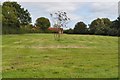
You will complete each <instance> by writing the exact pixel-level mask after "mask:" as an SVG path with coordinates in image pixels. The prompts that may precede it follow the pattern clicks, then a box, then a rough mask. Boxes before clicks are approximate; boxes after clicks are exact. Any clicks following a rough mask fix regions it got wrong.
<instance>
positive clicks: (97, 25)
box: [89, 18, 111, 35]
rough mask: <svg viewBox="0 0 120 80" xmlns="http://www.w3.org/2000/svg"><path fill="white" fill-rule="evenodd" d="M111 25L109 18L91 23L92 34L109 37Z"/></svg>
mask: <svg viewBox="0 0 120 80" xmlns="http://www.w3.org/2000/svg"><path fill="white" fill-rule="evenodd" d="M110 25H111V21H110V20H109V19H108V18H102V19H100V18H98V19H96V20H94V21H92V22H91V24H90V25H89V29H90V33H91V34H100V35H107V34H108V31H109V28H110Z"/></svg>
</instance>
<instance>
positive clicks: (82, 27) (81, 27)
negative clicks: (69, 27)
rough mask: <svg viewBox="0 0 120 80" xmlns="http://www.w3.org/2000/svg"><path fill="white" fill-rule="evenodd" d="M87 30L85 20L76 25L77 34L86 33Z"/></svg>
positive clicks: (75, 31)
mask: <svg viewBox="0 0 120 80" xmlns="http://www.w3.org/2000/svg"><path fill="white" fill-rule="evenodd" d="M86 32H87V25H86V24H85V23H84V22H78V23H77V24H76V25H75V27H74V33H75V34H85V33H86Z"/></svg>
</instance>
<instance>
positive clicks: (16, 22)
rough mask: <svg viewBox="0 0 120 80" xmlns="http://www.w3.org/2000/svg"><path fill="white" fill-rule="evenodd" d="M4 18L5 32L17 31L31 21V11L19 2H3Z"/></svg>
mask: <svg viewBox="0 0 120 80" xmlns="http://www.w3.org/2000/svg"><path fill="white" fill-rule="evenodd" d="M2 19H3V23H2V24H3V33H4V32H5V33H17V30H19V28H20V26H23V25H27V24H29V23H30V22H31V17H30V14H29V12H28V11H27V10H25V9H24V8H22V7H21V5H20V4H18V3H17V2H10V1H7V2H4V3H3V4H2ZM16 29H17V30H16ZM10 30H11V31H10Z"/></svg>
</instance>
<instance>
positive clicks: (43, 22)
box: [35, 17, 50, 31]
mask: <svg viewBox="0 0 120 80" xmlns="http://www.w3.org/2000/svg"><path fill="white" fill-rule="evenodd" d="M35 25H36V26H38V27H40V29H41V30H43V31H45V30H47V29H48V28H49V27H50V21H49V19H47V18H45V17H40V18H37V20H36V23H35Z"/></svg>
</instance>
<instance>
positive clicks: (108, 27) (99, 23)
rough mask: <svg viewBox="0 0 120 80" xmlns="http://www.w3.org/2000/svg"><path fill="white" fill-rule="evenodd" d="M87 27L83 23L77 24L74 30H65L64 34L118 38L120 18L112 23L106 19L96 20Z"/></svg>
mask: <svg viewBox="0 0 120 80" xmlns="http://www.w3.org/2000/svg"><path fill="white" fill-rule="evenodd" d="M88 26H89V27H88V28H87V25H86V24H85V23H84V22H78V23H76V25H75V27H74V29H68V30H65V33H68V34H95V35H109V36H120V17H118V18H117V19H116V20H114V21H110V19H108V18H97V19H95V20H93V21H92V22H91V24H89V25H88Z"/></svg>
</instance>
